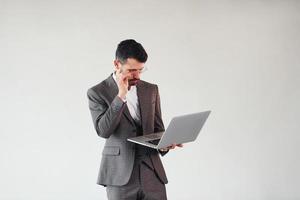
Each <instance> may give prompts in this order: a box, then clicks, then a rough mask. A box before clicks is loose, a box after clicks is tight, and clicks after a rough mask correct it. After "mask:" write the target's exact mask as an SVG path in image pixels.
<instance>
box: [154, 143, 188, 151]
mask: <svg viewBox="0 0 300 200" xmlns="http://www.w3.org/2000/svg"><path fill="white" fill-rule="evenodd" d="M175 147H183V144H172V145H171V146H168V147H166V148H161V149H159V150H160V151H169V150H170V149H175Z"/></svg>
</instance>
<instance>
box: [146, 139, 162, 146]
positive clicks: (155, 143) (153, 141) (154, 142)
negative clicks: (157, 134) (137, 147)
mask: <svg viewBox="0 0 300 200" xmlns="http://www.w3.org/2000/svg"><path fill="white" fill-rule="evenodd" d="M159 141H160V139H157V140H150V141H148V142H149V143H151V144H154V145H158V143H159Z"/></svg>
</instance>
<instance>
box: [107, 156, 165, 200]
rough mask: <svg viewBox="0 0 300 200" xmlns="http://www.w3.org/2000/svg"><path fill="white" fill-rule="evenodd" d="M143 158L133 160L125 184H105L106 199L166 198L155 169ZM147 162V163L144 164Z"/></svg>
mask: <svg viewBox="0 0 300 200" xmlns="http://www.w3.org/2000/svg"><path fill="white" fill-rule="evenodd" d="M144 159H150V158H149V157H144V158H139V157H137V158H136V160H135V161H134V162H135V163H134V167H133V170H132V174H131V177H130V179H129V181H128V183H127V184H126V185H122V186H110V185H107V186H106V192H107V198H108V200H121V199H123V200H146V199H147V200H166V199H167V194H166V187H165V184H164V183H162V182H161V181H160V179H159V178H158V176H157V175H156V173H155V171H154V170H153V169H151V168H150V167H149V166H148V164H149V162H144V161H143V160H144ZM146 163H148V164H146Z"/></svg>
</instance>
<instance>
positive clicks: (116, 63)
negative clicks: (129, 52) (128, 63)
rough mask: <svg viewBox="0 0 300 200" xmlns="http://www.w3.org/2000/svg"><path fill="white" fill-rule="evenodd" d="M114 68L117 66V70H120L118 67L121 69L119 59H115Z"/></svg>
mask: <svg viewBox="0 0 300 200" xmlns="http://www.w3.org/2000/svg"><path fill="white" fill-rule="evenodd" d="M113 63H114V66H115V67H114V68H115V70H118V69H120V67H121V64H120V62H119V61H118V60H114V62H113Z"/></svg>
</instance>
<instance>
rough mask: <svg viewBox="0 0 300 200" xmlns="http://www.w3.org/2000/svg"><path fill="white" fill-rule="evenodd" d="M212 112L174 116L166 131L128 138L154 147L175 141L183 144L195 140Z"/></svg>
mask: <svg viewBox="0 0 300 200" xmlns="http://www.w3.org/2000/svg"><path fill="white" fill-rule="evenodd" d="M210 112H211V111H210V110H208V111H204V112H198V113H192V114H187V115H182V116H177V117H174V118H173V119H172V120H171V122H170V124H169V126H168V128H167V130H166V131H164V132H158V133H152V134H147V135H143V136H138V137H133V138H128V139H127V140H128V141H130V142H134V143H137V144H140V145H144V146H147V147H150V148H154V149H161V148H165V147H168V146H171V145H172V144H174V143H175V144H182V143H187V142H192V141H195V140H196V138H197V136H198V135H199V133H200V130H201V129H202V127H203V125H204V123H205V121H206V119H207V118H208V116H209V114H210Z"/></svg>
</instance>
